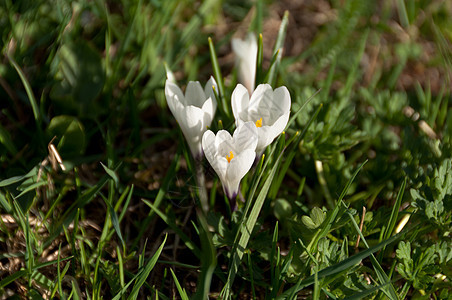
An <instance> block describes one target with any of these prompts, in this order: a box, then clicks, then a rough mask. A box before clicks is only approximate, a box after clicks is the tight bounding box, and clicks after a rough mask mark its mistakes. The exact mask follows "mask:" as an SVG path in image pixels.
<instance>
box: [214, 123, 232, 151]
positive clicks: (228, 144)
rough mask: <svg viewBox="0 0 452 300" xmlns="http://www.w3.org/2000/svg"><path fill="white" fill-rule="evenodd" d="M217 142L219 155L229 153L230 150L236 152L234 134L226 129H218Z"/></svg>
mask: <svg viewBox="0 0 452 300" xmlns="http://www.w3.org/2000/svg"><path fill="white" fill-rule="evenodd" d="M215 144H216V146H217V149H218V155H220V156H222V157H226V156H227V155H229V154H230V151H232V152H233V153H234V152H236V150H235V146H234V142H233V139H232V136H231V134H230V133H229V132H227V131H226V130H220V131H218V133H217V136H216V139H215Z"/></svg>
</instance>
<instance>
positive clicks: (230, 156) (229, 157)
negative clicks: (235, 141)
mask: <svg viewBox="0 0 452 300" xmlns="http://www.w3.org/2000/svg"><path fill="white" fill-rule="evenodd" d="M233 158H234V153H232V151H229V155H226V159H227V160H228V163H230V162H231V160H232V159H233Z"/></svg>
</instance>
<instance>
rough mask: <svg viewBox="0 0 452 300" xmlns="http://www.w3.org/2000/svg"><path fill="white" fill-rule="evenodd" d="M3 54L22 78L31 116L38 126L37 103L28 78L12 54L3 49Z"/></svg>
mask: <svg viewBox="0 0 452 300" xmlns="http://www.w3.org/2000/svg"><path fill="white" fill-rule="evenodd" d="M5 55H6V57H7V58H8V60H9V62H10V63H11V65H13V67H14V69H16V72H17V74H19V77H20V79H21V80H22V84H23V85H24V87H25V91H26V92H27V96H28V100H29V101H30V105H31V108H32V110H33V116H34V117H35V121H36V123H37V124H38V128H40V127H39V124H40V123H41V115H40V113H39V106H38V103H37V102H36V98H35V96H34V94H33V89H32V88H31V85H30V83H29V82H28V79H27V77H26V76H25V74H24V72H23V71H22V69H21V68H20V67H19V65H18V64H17V62H16V61H15V60H14V58H13V57H12V56H10V55H9V53H7V52H6V51H5Z"/></svg>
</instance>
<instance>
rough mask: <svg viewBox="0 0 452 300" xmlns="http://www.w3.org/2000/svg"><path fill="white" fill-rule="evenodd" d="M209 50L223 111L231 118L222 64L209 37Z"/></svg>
mask: <svg viewBox="0 0 452 300" xmlns="http://www.w3.org/2000/svg"><path fill="white" fill-rule="evenodd" d="M209 50H210V59H211V61H212V68H213V74H214V76H215V80H216V82H217V85H218V89H219V91H218V95H219V97H220V99H218V100H220V102H221V109H222V111H223V112H224V113H225V114H226V116H228V117H229V116H230V115H231V113H230V111H229V106H228V104H227V103H226V95H225V91H224V83H223V76H222V75H221V69H220V64H219V63H218V57H217V53H216V52H215V46H214V44H213V42H212V39H211V38H210V37H209Z"/></svg>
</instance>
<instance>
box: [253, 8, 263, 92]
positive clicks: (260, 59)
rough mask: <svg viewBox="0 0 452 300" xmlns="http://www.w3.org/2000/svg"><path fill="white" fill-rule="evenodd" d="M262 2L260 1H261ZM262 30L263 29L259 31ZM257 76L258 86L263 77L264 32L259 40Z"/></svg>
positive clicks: (256, 84) (255, 83) (256, 82)
mask: <svg viewBox="0 0 452 300" xmlns="http://www.w3.org/2000/svg"><path fill="white" fill-rule="evenodd" d="M259 2H260V1H259ZM258 32H261V31H258ZM256 60H257V61H256V78H255V82H254V86H258V85H259V84H260V83H261V82H262V80H263V78H262V75H263V74H262V70H263V69H262V62H263V60H264V44H263V42H262V33H260V34H259V38H258V40H257V58H256Z"/></svg>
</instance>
